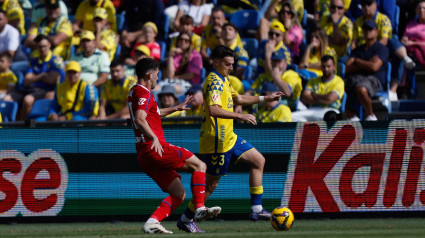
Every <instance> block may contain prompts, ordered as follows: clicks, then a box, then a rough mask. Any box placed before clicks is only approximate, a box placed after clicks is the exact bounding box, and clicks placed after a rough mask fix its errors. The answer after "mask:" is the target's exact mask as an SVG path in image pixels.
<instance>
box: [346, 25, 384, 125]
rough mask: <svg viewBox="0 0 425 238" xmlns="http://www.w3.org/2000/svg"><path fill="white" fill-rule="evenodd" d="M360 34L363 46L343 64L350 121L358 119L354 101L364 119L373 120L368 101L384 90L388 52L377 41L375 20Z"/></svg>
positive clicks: (374, 117) (347, 111)
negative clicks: (360, 106)
mask: <svg viewBox="0 0 425 238" xmlns="http://www.w3.org/2000/svg"><path fill="white" fill-rule="evenodd" d="M362 32H363V36H364V39H365V40H366V43H365V44H362V45H360V46H358V47H357V48H356V49H354V50H353V51H352V52H351V54H350V57H349V58H348V60H347V63H346V89H345V91H346V92H347V102H346V108H345V109H346V110H345V113H346V115H347V118H348V119H349V120H353V121H358V120H359V118H358V117H357V116H356V115H355V113H354V112H355V110H354V103H355V102H356V100H357V101H358V102H359V103H360V104H361V105H362V106H363V108H364V110H365V112H366V115H367V116H366V118H365V120H367V121H376V120H377V118H376V116H375V114H374V112H373V108H372V100H371V98H372V97H373V96H375V95H376V93H377V92H378V91H381V90H382V89H385V88H386V85H387V84H386V80H387V79H386V71H387V63H388V57H389V52H388V48H387V47H385V46H384V45H383V44H381V42H379V41H378V29H377V25H376V23H375V21H373V20H368V21H366V22H365V23H364V24H363V29H362Z"/></svg>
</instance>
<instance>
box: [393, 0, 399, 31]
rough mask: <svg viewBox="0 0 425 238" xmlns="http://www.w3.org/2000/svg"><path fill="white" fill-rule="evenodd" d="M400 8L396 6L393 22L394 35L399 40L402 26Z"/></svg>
mask: <svg viewBox="0 0 425 238" xmlns="http://www.w3.org/2000/svg"><path fill="white" fill-rule="evenodd" d="M399 18H400V7H399V6H397V5H396V6H395V14H394V22H393V35H394V36H397V38H398V26H399V25H400V19H399Z"/></svg>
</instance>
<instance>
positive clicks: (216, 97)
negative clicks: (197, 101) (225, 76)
mask: <svg viewBox="0 0 425 238" xmlns="http://www.w3.org/2000/svg"><path fill="white" fill-rule="evenodd" d="M219 97H220V96H219V95H218V94H214V95H212V97H211V99H212V100H213V101H214V102H217V101H218V98H219Z"/></svg>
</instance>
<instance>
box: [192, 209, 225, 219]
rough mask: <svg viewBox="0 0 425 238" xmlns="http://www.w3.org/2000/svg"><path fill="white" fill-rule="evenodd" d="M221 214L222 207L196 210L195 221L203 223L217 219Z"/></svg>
mask: <svg viewBox="0 0 425 238" xmlns="http://www.w3.org/2000/svg"><path fill="white" fill-rule="evenodd" d="M220 212H221V207H210V208H208V207H200V208H198V209H196V210H195V217H194V218H193V219H194V220H195V221H203V220H205V219H210V218H214V217H216V216H217V215H218V214H220Z"/></svg>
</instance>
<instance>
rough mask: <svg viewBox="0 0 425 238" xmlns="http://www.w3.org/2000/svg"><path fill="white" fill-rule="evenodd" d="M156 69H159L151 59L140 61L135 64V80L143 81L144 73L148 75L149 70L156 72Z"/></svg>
mask: <svg viewBox="0 0 425 238" xmlns="http://www.w3.org/2000/svg"><path fill="white" fill-rule="evenodd" d="M158 68H159V66H158V63H157V62H156V61H155V60H154V59H152V58H143V59H140V60H139V61H137V63H136V75H137V78H139V79H143V78H144V77H145V75H146V73H148V72H149V71H151V70H156V69H158Z"/></svg>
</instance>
